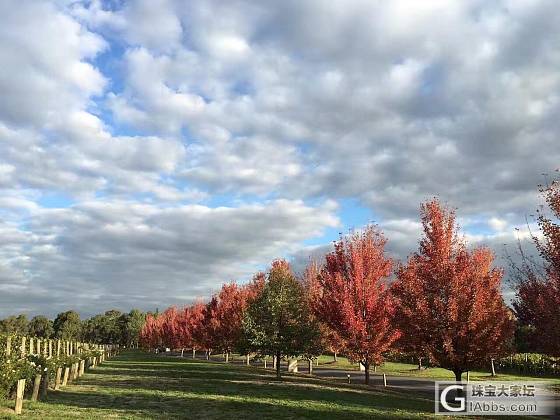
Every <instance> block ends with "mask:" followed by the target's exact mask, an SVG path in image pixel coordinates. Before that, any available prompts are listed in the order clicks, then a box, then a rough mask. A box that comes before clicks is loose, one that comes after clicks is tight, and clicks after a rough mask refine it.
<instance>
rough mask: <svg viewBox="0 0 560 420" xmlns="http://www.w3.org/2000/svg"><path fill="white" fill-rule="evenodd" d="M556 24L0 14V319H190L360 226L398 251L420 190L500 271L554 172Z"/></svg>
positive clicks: (385, 13)
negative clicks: (201, 307)
mask: <svg viewBox="0 0 560 420" xmlns="http://www.w3.org/2000/svg"><path fill="white" fill-rule="evenodd" d="M556 9H557V4H556V2H554V1H536V0H525V1H505V0H504V1H496V2H487V1H457V2H448V1H444V0H431V1H422V2H418V1H391V2H381V1H379V2H371V1H361V0H345V1H319V0H316V1H315V0H311V1H305V2H301V1H295V0H294V1H291V0H287V1H282V2H278V1H259V2H254V1H240V0H239V1H227V2H223V1H211V0H200V1H198V0H189V1H179V0H177V1H173V0H157V1H154V0H135V1H128V2H121V1H109V0H107V1H98V0H92V1H78V2H74V1H72V2H70V1H55V0H53V1H51V2H49V1H33V0H24V1H21V0H18V1H16V0H5V1H2V2H0V28H1V29H0V66H1V68H2V71H1V72H0V91H1V92H2V99H1V100H0V188H1V189H2V193H1V194H0V238H1V241H2V245H1V246H0V316H2V315H7V314H9V313H13V312H21V311H26V312H29V313H31V314H34V313H38V312H43V313H47V314H53V313H55V312H57V311H59V310H62V309H67V308H68V307H75V308H77V309H78V310H80V311H82V312H83V313H84V314H89V313H93V312H100V311H102V310H104V309H109V308H112V307H117V308H120V309H128V308H129V307H131V306H138V307H140V308H142V309H155V307H157V306H160V307H163V306H168V305H169V304H172V303H185V302H190V301H192V300H193V299H194V298H196V297H197V296H206V295H208V294H209V293H210V292H211V291H213V290H215V288H216V287H217V286H218V285H219V284H221V283H222V282H224V281H229V280H233V279H237V280H245V279H247V278H248V277H249V276H250V274H251V273H252V272H253V271H255V270H256V269H258V268H262V267H264V266H265V265H266V264H267V263H268V262H269V261H270V259H271V258H273V257H276V256H290V255H292V256H294V259H295V261H296V262H297V263H298V264H301V263H302V261H305V259H306V255H307V254H310V253H314V252H315V253H317V252H318V250H323V249H325V246H324V245H319V248H318V249H315V248H316V247H317V244H321V243H323V244H328V243H329V242H330V240H332V239H333V232H337V231H338V230H340V231H344V230H345V229H346V228H348V227H350V226H353V225H354V224H355V223H356V220H357V219H356V213H358V212H359V211H361V209H363V208H366V209H368V211H370V212H371V214H370V215H371V218H370V219H375V220H376V221H378V222H379V223H380V224H381V225H382V227H383V228H384V229H385V231H386V234H387V236H388V238H389V241H390V245H389V248H390V250H391V252H392V253H393V254H394V255H396V256H400V257H403V256H406V254H408V253H409V252H410V251H412V250H413V249H415V248H416V244H417V240H418V234H419V224H418V222H417V210H418V205H419V203H420V201H422V200H424V199H426V198H429V197H431V196H433V195H438V196H440V197H441V198H442V199H443V200H444V201H447V202H448V203H450V204H451V205H453V206H456V207H458V209H459V216H460V221H461V224H462V226H463V227H464V228H465V231H466V232H467V234H468V237H469V239H471V241H472V242H475V243H486V244H489V245H491V246H493V247H495V248H496V249H497V251H498V252H499V253H501V247H502V245H503V244H504V243H509V244H513V243H514V242H515V232H516V231H515V230H514V229H515V227H521V228H522V229H523V228H524V226H525V217H526V215H529V214H531V213H532V212H533V210H534V209H535V208H536V206H537V204H538V199H537V193H536V186H537V184H539V183H542V182H543V175H542V174H543V173H550V174H552V173H553V171H554V170H555V169H556V168H557V167H558V166H560V146H559V140H558V134H559V132H560V125H559V124H560V123H559V120H558V118H557V115H558V112H559V110H560V109H559V103H560V95H559V94H560V90H559V88H560V73H559V72H558V68H560V36H559V35H560V34H559V29H558V28H560V15H559V14H558V13H557V10H556ZM347 200H350V202H352V203H356V204H355V205H356V206H357V207H356V209H354V208H353V207H352V206H351V205H350V206H348V205H344V206H342V205H341V203H343V202H348V201H347ZM358 207H359V209H358ZM365 221H367V220H362V221H361V222H362V223H364V222H365ZM521 235H522V237H523V235H525V236H526V233H525V232H522V233H521Z"/></svg>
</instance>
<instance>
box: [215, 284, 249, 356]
mask: <svg viewBox="0 0 560 420" xmlns="http://www.w3.org/2000/svg"><path fill="white" fill-rule="evenodd" d="M248 290H249V289H246V288H242V287H239V286H238V285H237V284H236V283H229V284H224V285H222V289H221V290H220V292H219V293H218V294H216V295H214V296H213V297H212V299H211V301H210V303H209V304H208V309H207V311H208V318H207V319H208V322H207V323H206V328H207V330H208V331H207V332H208V336H209V337H210V340H211V341H212V346H211V347H212V348H214V349H216V350H219V351H222V352H224V353H225V355H226V362H227V361H228V360H229V353H230V352H231V351H233V350H234V348H235V347H236V346H237V344H238V343H239V340H240V338H241V334H242V325H241V324H242V320H243V313H244V311H245V308H246V306H247V296H248V293H247V292H248Z"/></svg>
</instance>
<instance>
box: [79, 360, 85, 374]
mask: <svg viewBox="0 0 560 420" xmlns="http://www.w3.org/2000/svg"><path fill="white" fill-rule="evenodd" d="M85 367H86V361H85V360H80V373H79V375H78V376H82V375H83V374H84V370H85Z"/></svg>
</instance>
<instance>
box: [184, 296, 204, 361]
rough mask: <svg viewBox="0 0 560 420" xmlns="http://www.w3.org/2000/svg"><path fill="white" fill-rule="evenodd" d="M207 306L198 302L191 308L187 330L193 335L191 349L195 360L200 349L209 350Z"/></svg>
mask: <svg viewBox="0 0 560 420" xmlns="http://www.w3.org/2000/svg"><path fill="white" fill-rule="evenodd" d="M205 321H206V305H205V304H204V303H203V302H202V301H198V302H196V303H195V304H194V305H192V306H191V307H190V308H189V317H188V319H187V322H188V324H187V328H188V329H189V331H190V335H191V343H190V344H191V347H192V354H193V359H194V358H195V357H196V351H197V350H198V349H207V348H208V338H207V333H206V325H205Z"/></svg>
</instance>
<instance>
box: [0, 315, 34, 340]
mask: <svg viewBox="0 0 560 420" xmlns="http://www.w3.org/2000/svg"><path fill="white" fill-rule="evenodd" d="M0 332H2V333H5V334H21V335H27V334H28V333H29V321H28V320H27V315H25V314H21V315H18V316H14V315H12V316H9V317H8V318H6V319H3V320H0Z"/></svg>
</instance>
